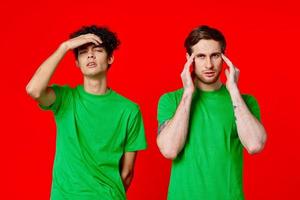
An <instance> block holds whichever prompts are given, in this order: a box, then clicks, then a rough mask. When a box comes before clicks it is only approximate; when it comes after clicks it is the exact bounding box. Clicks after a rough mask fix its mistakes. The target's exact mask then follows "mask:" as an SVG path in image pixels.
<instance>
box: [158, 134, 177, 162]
mask: <svg viewBox="0 0 300 200" xmlns="http://www.w3.org/2000/svg"><path fill="white" fill-rule="evenodd" d="M156 143H157V146H158V149H159V151H160V153H161V154H162V155H163V156H164V157H165V158H167V159H169V160H174V159H175V158H177V155H178V151H177V149H176V148H175V147H174V146H173V145H171V144H169V143H167V144H166V143H165V142H164V141H162V139H161V138H160V137H159V136H158V137H157V139H156Z"/></svg>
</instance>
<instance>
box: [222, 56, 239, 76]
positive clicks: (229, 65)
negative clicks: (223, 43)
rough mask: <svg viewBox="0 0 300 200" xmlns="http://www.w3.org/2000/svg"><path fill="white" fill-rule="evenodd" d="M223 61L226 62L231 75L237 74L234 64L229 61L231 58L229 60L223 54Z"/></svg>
mask: <svg viewBox="0 0 300 200" xmlns="http://www.w3.org/2000/svg"><path fill="white" fill-rule="evenodd" d="M221 56H222V59H223V60H224V61H225V63H226V65H227V66H228V68H229V72H230V73H235V71H236V70H235V66H234V65H233V64H232V62H231V61H230V60H229V58H227V57H226V56H225V55H224V54H221Z"/></svg>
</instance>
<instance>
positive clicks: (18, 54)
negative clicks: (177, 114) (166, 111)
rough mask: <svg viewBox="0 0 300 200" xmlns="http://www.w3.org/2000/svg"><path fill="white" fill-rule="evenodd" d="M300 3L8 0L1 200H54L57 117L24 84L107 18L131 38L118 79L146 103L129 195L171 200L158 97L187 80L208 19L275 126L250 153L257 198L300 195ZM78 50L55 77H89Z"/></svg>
mask: <svg viewBox="0 0 300 200" xmlns="http://www.w3.org/2000/svg"><path fill="white" fill-rule="evenodd" d="M299 8H300V7H299V5H298V4H297V3H296V0H295V1H290V0H286V1H284V2H282V1H278V2H276V1H262V0H261V1H258V0H254V1H218V0H215V1H182V2H175V1H169V2H167V1H162V0H160V1H157V0H152V1H130V2H129V1H118V2H116V1H114V2H108V1H107V2H104V1H94V0H92V1H79V2H75V1H69V2H68V1H62V0H60V1H57V0H52V1H49V0H47V1H37V0H35V1H20V2H17V1H10V2H8V1H6V2H5V3H3V2H2V3H1V8H0V9H1V10H0V11H1V12H0V13H1V14H0V20H1V33H0V34H1V35H0V36H1V54H0V55H1V105H2V109H1V113H2V115H1V140H0V148H1V149H0V150H1V151H0V152H1V166H0V167H1V186H0V190H1V192H0V199H31V200H32V199H49V194H50V186H51V173H52V164H53V158H54V152H55V123H54V119H53V115H52V113H51V112H42V111H41V110H40V109H39V108H38V107H37V105H36V103H35V102H34V101H33V100H32V99H30V97H29V96H27V94H26V92H25V86H26V84H27V83H28V81H29V80H30V78H31V76H32V75H33V73H34V72H35V70H36V69H37V67H38V66H39V65H40V64H41V62H42V61H43V60H44V59H46V58H47V57H48V56H49V55H50V54H51V53H52V52H53V51H54V50H55V49H56V48H57V46H58V45H59V44H60V43H61V42H62V41H64V40H66V39H67V38H68V35H69V33H71V32H73V31H74V30H76V29H78V28H79V27H80V26H82V25H87V24H99V25H106V26H108V27H109V28H111V29H112V30H113V31H115V32H117V34H118V36H119V38H120V39H121V41H122V44H121V46H120V48H119V50H118V51H117V52H116V54H115V63H114V64H113V65H112V68H111V70H110V72H109V85H110V87H112V88H113V89H114V90H116V91H118V92H119V93H121V94H122V95H124V96H126V97H128V98H130V99H132V100H133V101H135V102H137V103H138V104H139V105H140V107H141V110H142V113H143V116H144V123H145V128H146V135H147V139H148V143H149V148H148V150H147V151H143V152H141V153H139V156H138V159H137V162H136V171H135V178H134V180H133V182H132V185H131V187H130V189H129V191H128V199H129V200H140V199H146V200H148V199H149V200H151V199H153V200H161V199H166V193H167V187H168V181H169V173H170V164H171V162H170V161H168V160H166V159H164V158H163V157H162V156H161V155H160V153H159V152H158V149H157V147H156V143H155V138H156V132H157V122H156V107H157V101H158V99H159V96H160V95H161V94H163V93H165V92H167V91H171V90H174V89H177V88H179V87H181V80H180V76H179V74H180V72H181V69H182V67H183V64H184V62H185V51H184V48H183V41H184V39H185V37H186V35H187V34H188V33H189V31H190V30H191V29H192V28H194V27H195V26H198V25H200V24H207V25H210V26H213V27H217V28H219V29H220V30H222V32H223V33H224V34H225V36H226V38H227V42H228V48H227V55H228V57H229V58H230V59H231V60H232V61H233V63H234V64H235V65H236V66H237V67H239V68H240V70H241V76H240V82H239V85H240V89H241V91H242V92H244V93H250V94H253V95H254V96H256V98H257V100H258V101H259V104H260V107H261V113H262V121H263V123H264V125H265V127H266V130H267V132H268V142H267V145H266V148H265V150H264V151H263V152H262V153H261V154H259V155H255V156H249V155H247V154H246V153H245V163H244V188H245V194H246V198H247V199H249V200H262V199H272V200H274V199H280V200H282V199H297V197H298V196H299V183H300V166H299V161H300V157H299V149H298V147H299V145H298V141H299V139H300V136H299V134H300V131H299V117H298V113H299V111H300V109H299V105H298V104H299V95H298V92H299V84H298V80H297V78H298V73H299V68H300V66H299V57H300V56H299V48H300V47H299V45H300V42H299V41H300V40H299V36H300V27H299V21H300V15H299ZM81 81H82V77H81V73H80V71H79V70H78V69H77V68H76V67H75V64H74V58H73V55H72V54H71V53H69V54H67V55H66V57H65V59H64V60H63V61H62V63H61V64H60V66H59V67H58V69H57V71H56V73H55V75H54V77H53V79H52V81H51V82H52V83H54V82H55V83H59V84H70V85H72V86H74V85H76V84H79V83H81Z"/></svg>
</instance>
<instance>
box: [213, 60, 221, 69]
mask: <svg viewBox="0 0 300 200" xmlns="http://www.w3.org/2000/svg"><path fill="white" fill-rule="evenodd" d="M212 62H213V64H214V66H215V67H216V68H222V59H221V58H220V59H219V58H218V59H215V60H213V61H212Z"/></svg>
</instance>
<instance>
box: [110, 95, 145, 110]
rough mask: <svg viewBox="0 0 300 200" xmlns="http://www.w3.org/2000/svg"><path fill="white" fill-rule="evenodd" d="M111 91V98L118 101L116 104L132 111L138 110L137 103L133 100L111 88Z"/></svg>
mask: <svg viewBox="0 0 300 200" xmlns="http://www.w3.org/2000/svg"><path fill="white" fill-rule="evenodd" d="M112 93H113V99H114V100H116V102H118V104H119V105H120V106H122V107H124V108H126V109H128V110H129V111H132V112H137V111H139V105H138V104H137V103H135V102H133V101H132V100H130V99H129V98H127V97H125V96H123V95H121V94H119V93H118V92H116V91H114V90H112Z"/></svg>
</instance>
